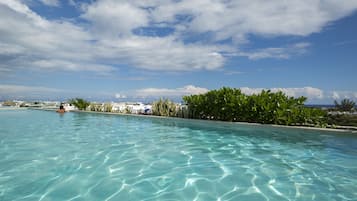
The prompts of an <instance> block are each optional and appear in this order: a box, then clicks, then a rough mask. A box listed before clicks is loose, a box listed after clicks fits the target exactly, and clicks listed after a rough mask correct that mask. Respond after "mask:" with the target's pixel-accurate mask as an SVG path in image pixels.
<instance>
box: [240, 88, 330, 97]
mask: <svg viewBox="0 0 357 201" xmlns="http://www.w3.org/2000/svg"><path fill="white" fill-rule="evenodd" d="M240 89H241V90H242V92H243V93H245V94H248V95H251V94H257V93H260V92H261V91H262V90H271V91H272V92H278V91H281V92H283V93H285V94H286V95H288V96H291V97H299V96H306V97H308V98H310V99H322V98H324V92H323V90H321V89H319V88H314V87H301V88H298V87H297V88H249V87H241V88H240Z"/></svg>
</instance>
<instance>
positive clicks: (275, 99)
mask: <svg viewBox="0 0 357 201" xmlns="http://www.w3.org/2000/svg"><path fill="white" fill-rule="evenodd" d="M183 100H184V103H185V104H186V105H187V107H188V108H187V109H188V118H194V119H211V120H222V121H242V122H254V123H264V124H282V125H315V126H325V125H326V116H327V113H326V112H325V111H323V110H321V109H317V108H307V107H305V106H304V103H305V101H306V98H305V97H299V98H294V97H288V96H287V95H285V94H284V93H283V92H276V93H273V92H271V91H270V90H267V91H265V90H263V91H262V92H261V93H259V94H253V95H246V94H244V93H242V91H241V90H240V89H235V88H228V87H223V88H221V89H218V90H212V91H209V92H207V93H205V94H200V95H190V96H184V97H183Z"/></svg>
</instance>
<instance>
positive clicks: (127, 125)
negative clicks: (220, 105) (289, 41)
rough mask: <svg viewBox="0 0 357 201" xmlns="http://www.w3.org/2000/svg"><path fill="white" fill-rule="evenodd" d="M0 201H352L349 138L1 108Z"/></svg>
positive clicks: (352, 138) (356, 191)
mask: <svg viewBox="0 0 357 201" xmlns="http://www.w3.org/2000/svg"><path fill="white" fill-rule="evenodd" d="M0 200H1V201H8V200H9V201H10V200H11V201H12V200H29V201H31V200H36V201H57V200H58V201H64V200H68V201H70V200H73V201H82V200H83V201H84V200H86V201H91V200H93V201H94V200H95V201H98V200H106V201H109V200H111V201H114V200H172V201H174V200H196V201H198V200H202V201H209V200H216V201H223V200H239V201H241V200H243V201H244V200H247V201H255V200H256V201H258V200H259V201H261V200H263V201H264V200H267V201H268V200H316V201H328V200H357V135H356V134H353V133H343V132H327V131H312V130H304V129H295V128H276V127H272V126H262V125H242V124H236V123H218V122H211V121H197V120H184V119H172V118H171V119H170V118H152V117H136V116H122V115H105V114H88V113H75V112H68V113H65V114H58V113H55V112H52V111H39V110H18V111H15V110H1V111H0Z"/></svg>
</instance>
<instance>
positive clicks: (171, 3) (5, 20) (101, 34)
mask: <svg viewBox="0 0 357 201" xmlns="http://www.w3.org/2000/svg"><path fill="white" fill-rule="evenodd" d="M356 25H357V0H343V1H341V0H296V1H295V0H291V1H286V0H275V1H265V0H250V1H246V0H145V1H143V0H97V1H94V0H0V100H5V99H43V100H47V99H51V100H53V99H61V100H64V99H68V98H73V97H82V98H87V99H91V100H92V99H93V100H113V101H124V100H137V99H139V100H149V99H152V98H157V97H171V98H173V99H176V100H180V97H181V96H183V95H187V94H197V93H203V92H206V91H208V90H210V89H218V88H221V87H222V86H228V87H235V88H241V89H242V91H243V92H245V93H247V94H252V93H257V92H259V91H260V90H262V89H271V90H272V91H283V92H285V93H286V94H288V95H290V96H301V95H304V96H307V97H308V98H309V103H316V104H320V103H327V104H329V103H332V102H333V100H334V99H342V98H351V99H355V100H356V99H357V26H356Z"/></svg>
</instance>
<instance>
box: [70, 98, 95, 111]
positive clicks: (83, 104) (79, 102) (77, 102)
mask: <svg viewBox="0 0 357 201" xmlns="http://www.w3.org/2000/svg"><path fill="white" fill-rule="evenodd" d="M68 103H69V104H72V105H74V106H76V107H77V108H78V109H79V110H86V109H87V107H88V106H89V105H90V102H88V101H86V100H84V99H82V98H74V99H71V100H69V101H68Z"/></svg>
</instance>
